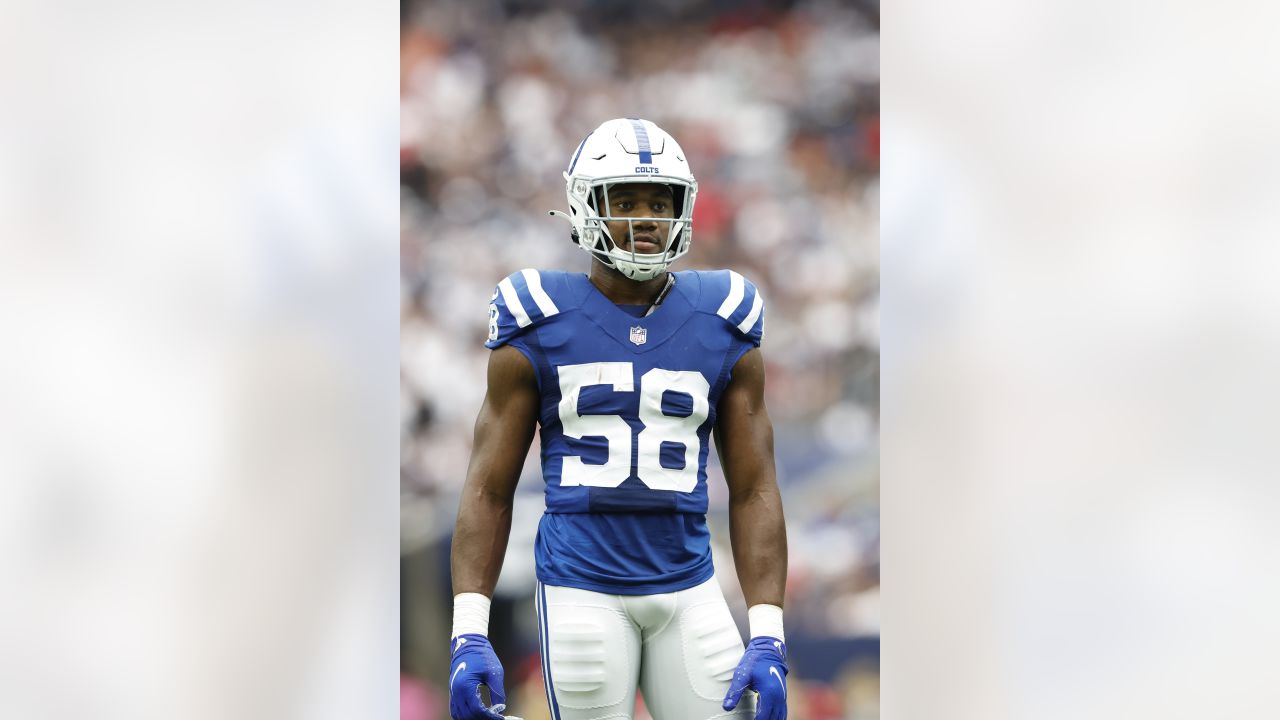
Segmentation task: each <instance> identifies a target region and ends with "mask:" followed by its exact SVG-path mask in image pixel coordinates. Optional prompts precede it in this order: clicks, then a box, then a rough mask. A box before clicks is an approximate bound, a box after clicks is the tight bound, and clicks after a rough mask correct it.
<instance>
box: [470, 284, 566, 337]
mask: <svg viewBox="0 0 1280 720" xmlns="http://www.w3.org/2000/svg"><path fill="white" fill-rule="evenodd" d="M559 312H560V308H558V307H557V306H556V304H555V302H554V301H553V300H552V299H551V296H550V295H548V294H547V291H546V290H545V289H543V284H542V273H541V272H540V271H538V270H531V269H528V268H526V269H524V270H521V271H519V272H515V273H512V274H510V275H508V276H507V277H505V278H503V280H502V282H500V283H498V287H496V288H494V291H493V296H492V297H491V298H489V339H488V340H487V341H485V344H484V346H485V347H487V348H489V349H490V350H492V349H494V348H498V347H501V346H503V345H505V344H507V343H509V342H511V341H512V340H514V339H515V338H516V337H519V336H520V335H521V334H523V333H524V332H525V331H526V330H528V329H529V328H530V327H532V326H534V325H536V324H538V323H540V322H542V321H543V320H545V319H547V318H549V317H551V316H553V315H557V314H559Z"/></svg>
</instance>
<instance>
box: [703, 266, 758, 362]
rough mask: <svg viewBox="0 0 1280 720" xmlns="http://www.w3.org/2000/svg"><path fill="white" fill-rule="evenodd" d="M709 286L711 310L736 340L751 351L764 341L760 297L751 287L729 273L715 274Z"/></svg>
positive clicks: (749, 283) (752, 284) (752, 285)
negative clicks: (729, 328) (741, 340)
mask: <svg viewBox="0 0 1280 720" xmlns="http://www.w3.org/2000/svg"><path fill="white" fill-rule="evenodd" d="M715 275H718V276H719V277H716V278H715V282H712V283H710V287H709V289H710V291H711V293H712V297H711V300H712V301H713V305H712V306H713V307H716V311H715V312H716V314H717V315H719V316H720V317H721V318H723V319H724V321H725V322H726V323H728V324H729V326H730V327H731V328H732V332H734V333H735V334H736V335H737V336H738V337H741V338H742V339H744V340H746V341H747V342H749V343H751V344H752V345H754V346H755V347H759V346H760V342H761V341H762V340H764V296H763V295H761V294H760V290H759V288H757V287H756V285H755V283H753V282H751V281H750V280H748V279H746V278H744V277H742V276H741V275H739V274H738V273H736V272H734V271H733V270H727V271H724V272H723V273H715Z"/></svg>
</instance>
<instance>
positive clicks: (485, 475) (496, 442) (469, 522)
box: [450, 345, 538, 596]
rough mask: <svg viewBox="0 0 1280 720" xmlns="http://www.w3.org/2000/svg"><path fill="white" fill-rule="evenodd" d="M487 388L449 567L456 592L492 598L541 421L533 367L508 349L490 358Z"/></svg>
mask: <svg viewBox="0 0 1280 720" xmlns="http://www.w3.org/2000/svg"><path fill="white" fill-rule="evenodd" d="M488 383H489V387H488V392H487V393H486V394H485V398H484V403H483V404H482V405H481V406H480V414H479V415H478V416H477V417H476V427H475V439H474V442H473V443H472V448H471V463H470V464H469V465H468V466H467V479H466V484H465V485H463V488H462V500H461V502H460V503H459V505H458V520H457V524H456V527H455V530H454V533H453V551H452V557H451V562H450V565H451V567H452V569H453V592H454V594H455V595H457V594H459V593H479V594H481V595H485V596H491V595H492V594H493V587H494V585H495V584H497V582H498V572H499V571H501V570H502V559H503V557H504V556H505V555H506V552H507V539H508V538H509V536H510V534H511V507H512V502H513V498H514V497H515V492H516V482H517V481H519V479H520V470H521V469H522V468H523V467H524V460H525V456H526V455H527V454H528V452H529V443H530V441H532V440H533V430H534V426H535V424H536V423H537V420H538V386H537V382H536V380H535V378H534V375H533V366H532V365H530V364H529V360H528V358H526V357H525V356H524V355H523V354H522V353H521V352H520V351H519V350H516V349H515V348H513V347H511V346H510V345H504V346H502V347H500V348H498V349H496V350H494V351H493V352H492V353H490V355H489V380H488Z"/></svg>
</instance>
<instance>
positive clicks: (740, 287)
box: [716, 270, 746, 320]
mask: <svg viewBox="0 0 1280 720" xmlns="http://www.w3.org/2000/svg"><path fill="white" fill-rule="evenodd" d="M744 292H746V288H745V286H744V283H743V280H742V276H741V275H739V274H738V273H736V272H734V271H733V270H730V271H729V297H727V298H725V299H724V303H723V304H721V305H720V309H719V310H717V311H716V314H717V315H719V316H720V317H722V318H724V319H725V320H728V319H729V316H730V315H732V314H733V311H734V310H737V309H738V306H739V305H741V304H742V294H743V293H744Z"/></svg>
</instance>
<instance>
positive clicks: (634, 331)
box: [631, 327, 649, 345]
mask: <svg viewBox="0 0 1280 720" xmlns="http://www.w3.org/2000/svg"><path fill="white" fill-rule="evenodd" d="M648 339H649V331H648V330H645V329H644V328H642V327H632V328H631V342H633V343H635V344H637V345H643V344H644V343H645V341H646V340H648Z"/></svg>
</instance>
